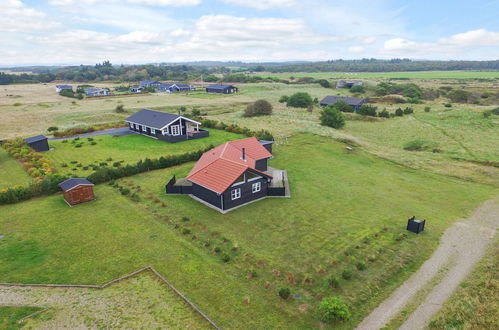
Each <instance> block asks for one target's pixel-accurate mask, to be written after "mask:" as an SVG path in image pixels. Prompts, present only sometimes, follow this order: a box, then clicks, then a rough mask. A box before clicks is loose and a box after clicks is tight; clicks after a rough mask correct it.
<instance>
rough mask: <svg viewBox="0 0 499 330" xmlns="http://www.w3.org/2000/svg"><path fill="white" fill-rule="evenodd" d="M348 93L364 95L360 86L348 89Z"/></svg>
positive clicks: (362, 87)
mask: <svg viewBox="0 0 499 330" xmlns="http://www.w3.org/2000/svg"><path fill="white" fill-rule="evenodd" d="M350 92H352V93H364V92H365V90H364V86H362V85H355V86H352V87H351V88H350Z"/></svg>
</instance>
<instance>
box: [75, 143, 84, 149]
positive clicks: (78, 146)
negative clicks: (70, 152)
mask: <svg viewBox="0 0 499 330" xmlns="http://www.w3.org/2000/svg"><path fill="white" fill-rule="evenodd" d="M82 146H83V144H81V143H77V144H75V148H81V147H82Z"/></svg>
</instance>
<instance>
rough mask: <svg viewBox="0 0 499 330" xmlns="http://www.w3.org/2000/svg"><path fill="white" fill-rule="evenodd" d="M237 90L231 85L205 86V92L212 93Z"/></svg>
mask: <svg viewBox="0 0 499 330" xmlns="http://www.w3.org/2000/svg"><path fill="white" fill-rule="evenodd" d="M237 91H238V89H237V87H236V86H233V85H223V84H214V85H210V86H208V87H206V93H213V94H232V93H236V92H237Z"/></svg>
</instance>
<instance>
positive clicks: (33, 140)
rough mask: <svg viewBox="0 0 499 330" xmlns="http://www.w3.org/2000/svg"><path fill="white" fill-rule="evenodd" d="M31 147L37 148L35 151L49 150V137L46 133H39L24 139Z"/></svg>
mask: <svg viewBox="0 0 499 330" xmlns="http://www.w3.org/2000/svg"><path fill="white" fill-rule="evenodd" d="M24 142H26V143H27V144H28V145H29V146H30V147H31V148H33V149H35V151H38V152H40V151H48V150H49V149H50V148H49V143H48V139H47V137H46V136H45V135H37V136H32V137H29V138H26V139H24Z"/></svg>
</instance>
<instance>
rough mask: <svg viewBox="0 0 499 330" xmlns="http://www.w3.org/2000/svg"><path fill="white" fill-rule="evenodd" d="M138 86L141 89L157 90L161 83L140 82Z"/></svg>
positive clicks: (152, 81)
mask: <svg viewBox="0 0 499 330" xmlns="http://www.w3.org/2000/svg"><path fill="white" fill-rule="evenodd" d="M139 85H140V87H142V88H149V87H154V88H159V85H161V83H160V82H159V81H156V80H142V81H141V82H139Z"/></svg>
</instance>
